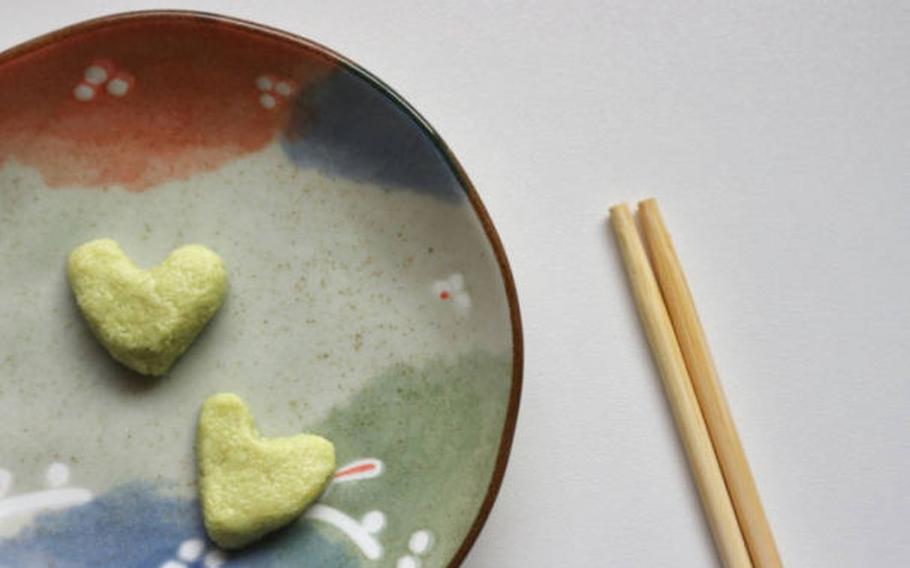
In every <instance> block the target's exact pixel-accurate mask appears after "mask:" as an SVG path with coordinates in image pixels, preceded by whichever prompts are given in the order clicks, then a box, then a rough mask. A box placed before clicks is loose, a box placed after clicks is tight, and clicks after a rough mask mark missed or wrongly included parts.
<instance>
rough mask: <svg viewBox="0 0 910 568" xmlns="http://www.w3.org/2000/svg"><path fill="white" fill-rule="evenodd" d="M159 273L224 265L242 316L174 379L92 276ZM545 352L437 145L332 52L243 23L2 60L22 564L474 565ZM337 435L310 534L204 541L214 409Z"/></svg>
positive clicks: (4, 501) (3, 396) (192, 26)
mask: <svg viewBox="0 0 910 568" xmlns="http://www.w3.org/2000/svg"><path fill="white" fill-rule="evenodd" d="M102 237H109V238H113V239H115V240H117V241H118V242H119V243H120V244H121V245H122V246H123V248H124V250H125V251H126V252H127V254H129V255H130V256H131V257H132V258H133V259H134V260H136V261H137V262H138V263H139V264H141V265H143V266H153V265H155V264H157V263H158V262H160V261H161V260H163V259H164V258H165V257H166V256H167V254H168V253H169V252H170V251H171V250H173V249H174V248H176V247H178V246H180V245H182V244H187V243H201V244H204V245H206V246H208V247H210V248H212V249H213V250H215V251H216V252H218V253H219V254H220V255H221V256H222V257H223V258H224V260H225V262H226V265H227V268H228V271H229V275H230V276H229V278H230V291H229V294H228V299H227V301H226V303H225V305H224V307H223V308H222V310H221V311H220V312H219V313H218V314H217V315H216V316H215V318H214V319H213V320H212V321H211V322H210V324H209V325H208V327H207V328H206V329H205V331H204V332H203V334H202V335H201V336H200V337H199V338H198V339H197V341H196V342H195V344H194V345H193V346H192V347H191V348H190V350H189V351H188V352H187V353H186V354H185V355H184V356H183V357H182V358H181V359H180V360H178V362H177V364H176V366H174V368H173V369H172V370H171V372H170V373H168V374H167V376H165V377H163V378H161V379H148V378H143V377H140V376H138V375H135V374H133V373H132V372H130V371H128V370H127V369H126V368H124V367H122V366H120V365H119V364H117V363H115V362H114V361H113V360H112V359H111V358H110V357H108V355H107V354H106V352H105V351H104V350H103V348H102V347H101V346H100V345H99V343H98V342H97V341H96V340H95V339H94V337H93V336H92V334H91V332H90V331H89V329H88V328H87V326H86V325H85V323H84V322H83V320H82V318H81V316H80V314H79V313H78V310H77V308H76V306H75V303H74V301H73V299H72V294H71V292H70V290H69V287H68V285H67V282H66V278H65V262H66V257H67V254H68V253H69V252H70V251H71V250H72V249H73V248H74V247H76V246H78V245H80V244H82V243H84V242H86V241H89V240H91V239H95V238H102ZM520 380H521V334H520V323H519V317H518V306H517V302H516V297H515V292H514V287H513V284H512V280H511V276H510V274H509V271H508V266H507V263H506V259H505V255H504V253H503V250H502V247H501V245H500V244H499V241H498V239H497V237H496V234H495V231H494V229H493V226H492V224H491V222H490V220H489V218H488V217H487V215H486V213H485V212H484V209H483V207H482V205H481V203H480V200H479V198H478V196H477V194H476V193H475V191H474V189H473V188H472V186H471V184H470V182H469V181H468V179H467V177H466V176H465V174H464V173H463V171H462V170H461V168H460V167H459V165H458V164H457V162H456V161H455V159H454V157H453V156H452V155H451V153H450V152H449V151H448V149H447V148H446V146H445V145H444V144H443V143H442V141H441V140H440V139H439V137H438V136H437V135H436V134H435V133H434V132H433V131H432V130H431V129H430V127H429V126H427V124H426V123H425V122H424V121H423V120H422V119H421V118H420V117H419V116H418V115H417V114H416V113H415V112H414V110H413V109H411V108H410V107H409V106H408V105H407V104H406V103H404V102H403V101H402V100H401V99H400V98H399V97H398V96H397V95H396V94H395V93H394V92H392V91H391V90H390V89H389V88H388V87H386V86H384V85H383V84H381V83H380V82H379V81H378V80H377V79H375V78H374V77H372V76H370V75H369V74H368V73H367V72H365V71H364V70H362V69H360V68H359V67H357V66H356V65H354V64H353V63H351V62H349V61H347V60H345V59H343V58H342V57H340V56H338V55H336V54H334V53H332V52H331V51H328V50H327V49H325V48H323V47H320V46H317V45H314V44H313V43H311V42H308V41H306V40H303V39H300V38H297V37H293V36H290V35H288V34H285V33H282V32H278V31H275V30H269V29H265V28H262V27H259V26H255V25H252V24H247V23H242V22H237V21H232V20H228V19H225V18H222V17H217V16H209V15H201V14H190V13H180V12H155V13H139V14H127V15H121V16H114V17H109V18H104V19H100V20H95V21H91V22H87V23H84V24H80V25H77V26H75V27H71V28H68V29H65V30H62V31H59V32H56V33H53V34H51V35H49V36H46V37H43V38H39V39H37V40H34V41H32V42H29V43H27V44H25V45H23V46H20V47H17V48H15V49H13V50H11V51H9V52H6V53H5V54H3V55H0V420H2V428H3V429H2V438H0V566H3V567H6V568H13V567H16V568H18V567H25V566H55V567H74V568H75V567H91V568H96V567H101V566H118V567H126V566H141V567H154V568H157V567H166V568H180V567H184V566H208V567H211V566H234V565H236V566H309V567H319V568H325V567H346V566H350V567H373V566H376V567H379V566H396V567H401V568H408V567H417V566H422V567H429V566H451V565H457V564H458V563H459V562H460V561H461V559H462V558H463V557H464V555H465V554H466V553H467V550H468V548H469V547H470V545H471V543H472V542H473V540H474V538H475V537H476V535H477V533H478V531H479V530H480V527H481V526H482V524H483V521H484V519H485V518H486V515H487V513H488V512H489V509H490V507H491V506H492V502H493V499H494V498H495V495H496V491H497V489H498V486H499V483H500V481H501V478H502V475H503V472H504V469H505V464H506V459H507V456H508V451H509V445H510V442H511V437H512V433H513V430H514V425H515V418H516V413H517V409H518V397H519V391H520ZM216 392H234V393H237V394H238V395H240V396H241V397H243V398H244V399H245V400H246V401H247V402H248V403H249V405H250V407H251V409H252V411H253V414H254V415H255V416H256V419H257V422H258V424H259V427H260V430H261V431H262V433H263V434H264V435H266V436H284V435H291V434H294V433H299V432H304V431H305V432H312V433H316V434H320V435H323V436H326V437H328V438H329V439H331V440H332V441H333V442H334V443H335V446H336V450H337V455H338V463H339V468H338V471H337V472H336V475H335V478H334V481H333V483H332V484H331V485H330V487H329V489H328V490H327V491H326V493H325V494H324V495H323V496H322V497H321V498H320V500H319V501H318V504H317V505H315V506H314V507H312V508H310V509H309V510H308V512H307V513H306V514H305V516H304V518H302V519H301V520H300V521H298V522H296V523H294V524H293V525H292V526H290V527H289V528H287V529H285V530H283V531H281V532H279V533H276V534H275V535H273V536H271V537H270V538H267V539H266V540H264V541H262V542H261V543H259V544H257V545H254V546H251V547H249V548H248V549H245V550H243V551H240V552H237V553H230V554H228V553H226V552H224V551H221V550H218V548H217V547H215V546H214V545H213V544H212V543H210V542H209V541H208V540H207V539H206V536H205V532H204V530H203V528H202V524H201V521H200V512H199V507H198V502H197V500H196V485H195V464H194V456H193V438H194V428H195V424H196V417H197V413H198V410H199V407H200V405H201V403H202V401H203V400H205V398H206V397H208V396H209V395H211V394H213V393H216Z"/></svg>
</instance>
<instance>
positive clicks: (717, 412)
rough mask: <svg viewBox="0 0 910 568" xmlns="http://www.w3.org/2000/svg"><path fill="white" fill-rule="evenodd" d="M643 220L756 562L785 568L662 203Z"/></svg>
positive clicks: (642, 210) (650, 203)
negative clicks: (663, 216)
mask: <svg viewBox="0 0 910 568" xmlns="http://www.w3.org/2000/svg"><path fill="white" fill-rule="evenodd" d="M638 219H639V221H640V222H641V229H642V233H643V234H644V241H645V244H646V245H647V247H648V252H649V253H650V255H651V262H652V264H653V267H654V271H655V272H656V273H657V280H658V282H659V285H660V289H661V292H662V293H663V298H664V302H665V305H666V306H667V310H668V311H669V313H670V319H671V321H672V322H673V327H674V330H675V333H676V338H677V341H678V342H679V347H680V350H681V351H682V354H683V358H684V359H685V362H686V368H687V369H688V371H689V378H690V380H691V381H692V386H693V388H694V390H695V394H696V396H697V397H698V403H699V406H700V407H701V411H702V415H703V416H704V419H705V424H706V425H707V426H708V432H709V434H710V436H711V441H712V442H713V444H714V452H715V454H716V455H717V461H718V462H719V463H720V467H721V471H722V472H723V475H724V480H725V482H726V485H727V490H728V492H729V494H730V500H731V501H732V502H733V508H734V510H735V511H736V516H737V519H738V520H739V524H740V528H741V530H742V533H743V537H744V538H745V541H746V546H747V547H748V548H749V553H750V556H751V558H752V562H753V563H754V564H755V566H756V568H779V567H780V566H781V560H780V555H779V554H778V552H777V546H776V545H775V544H774V536H773V535H772V534H771V527H770V525H769V524H768V520H767V518H766V517H765V511H764V509H763V508H762V504H761V500H760V499H759V496H758V490H757V489H756V487H755V480H754V479H753V478H752V472H751V470H750V469H749V462H748V461H747V460H746V454H745V452H744V451H743V447H742V444H741V443H740V441H739V436H738V435H737V433H736V426H735V425H734V423H733V417H732V416H731V414H730V410H729V408H728V407H727V402H726V399H725V397H724V393H723V390H722V389H721V386H720V381H719V380H718V377H717V371H716V369H715V367H714V362H713V360H712V358H711V352H710V350H709V349H708V341H707V339H706V337H705V331H704V329H703V328H702V325H701V321H700V320H699V318H698V312H697V311H696V309H695V302H694V301H693V299H692V294H691V292H690V291H689V286H688V283H687V282H686V276H685V274H684V273H683V270H682V266H681V265H680V263H679V259H678V258H677V256H676V251H675V250H674V248H673V243H672V241H671V240H670V235H669V233H668V232H667V229H666V226H665V225H664V222H663V219H662V217H661V214H660V209H659V208H658V207H657V201H656V200H654V199H647V200H645V201H642V202H641V203H639V205H638Z"/></svg>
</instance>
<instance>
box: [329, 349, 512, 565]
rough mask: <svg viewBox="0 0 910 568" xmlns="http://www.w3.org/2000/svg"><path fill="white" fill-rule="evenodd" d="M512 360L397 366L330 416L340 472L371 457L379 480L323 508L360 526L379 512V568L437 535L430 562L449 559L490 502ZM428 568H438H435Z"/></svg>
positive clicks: (332, 495) (344, 490)
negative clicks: (418, 537) (418, 538)
mask: <svg viewBox="0 0 910 568" xmlns="http://www.w3.org/2000/svg"><path fill="white" fill-rule="evenodd" d="M510 375H511V360H510V359H509V358H508V357H505V356H493V355H489V354H485V353H473V354H469V355H465V356H462V357H459V358H458V359H456V360H454V361H449V362H447V361H443V360H437V361H434V362H432V363H430V364H427V365H425V366H422V367H413V366H406V365H399V366H395V367H393V368H391V369H389V370H388V371H386V372H384V373H383V374H381V375H379V376H377V377H374V378H373V379H372V380H371V381H370V383H369V385H368V386H367V387H366V388H365V389H364V390H362V391H361V392H359V393H358V394H357V395H355V396H354V398H353V400H351V402H350V403H349V404H347V405H342V406H340V407H338V408H336V409H335V410H333V411H332V413H331V414H330V415H329V416H328V418H327V419H326V420H325V422H324V423H322V424H321V425H320V426H319V427H318V429H319V431H323V432H327V433H329V435H330V436H331V437H332V440H333V442H334V443H335V447H336V449H337V452H338V460H339V464H344V463H347V462H349V461H351V460H355V459H358V458H362V457H366V456H370V457H375V458H377V459H379V460H382V461H383V463H384V464H385V470H384V472H383V474H382V475H381V476H379V477H378V478H375V479H370V480H367V481H363V482H361V483H356V484H344V485H340V486H338V487H337V488H333V489H332V490H331V491H330V492H329V493H328V494H327V495H326V496H325V497H323V499H322V500H321V501H322V502H324V503H326V504H328V505H331V506H333V507H337V508H338V509H341V510H344V511H346V512H347V513H349V514H352V515H353V516H354V517H358V516H360V515H364V514H366V513H368V512H369V511H374V510H378V511H382V512H384V513H385V515H386V517H387V519H388V522H387V525H386V527H385V529H384V530H383V533H382V542H383V546H384V548H385V554H384V556H383V560H382V564H381V565H383V566H395V565H396V562H397V560H398V559H399V558H400V557H401V556H403V555H406V554H409V541H410V540H411V539H412V537H414V536H415V534H418V533H428V534H430V535H432V538H433V541H432V547H431V548H429V549H428V550H427V552H426V556H425V559H429V558H430V557H431V556H432V557H434V558H449V557H451V555H452V554H453V553H454V552H455V550H457V548H458V547H459V546H460V544H461V542H462V540H463V539H464V536H465V534H466V533H467V531H468V530H469V528H470V526H471V524H472V523H473V521H474V518H475V516H476V515H477V512H478V510H479V508H480V505H481V502H482V501H483V499H484V497H485V496H486V493H487V489H488V485H489V482H490V477H491V475H492V473H493V469H494V466H495V462H496V455H497V453H498V450H499V443H500V436H501V433H502V429H503V423H504V420H505V410H506V408H507V406H508V405H507V403H506V401H507V400H508V396H509V387H510V381H507V380H503V379H504V377H508V376H510ZM430 565H435V564H433V563H432V562H431V563H430Z"/></svg>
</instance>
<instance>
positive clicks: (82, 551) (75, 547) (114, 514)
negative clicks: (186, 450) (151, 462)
mask: <svg viewBox="0 0 910 568" xmlns="http://www.w3.org/2000/svg"><path fill="white" fill-rule="evenodd" d="M189 539H199V540H201V541H203V542H205V543H206V544H205V547H206V549H205V550H204V551H203V552H202V553H200V554H199V555H198V557H197V558H195V559H192V560H189V561H187V560H186V559H179V558H178V550H179V548H180V545H181V543H184V542H185V541H187V540H189ZM213 550H215V549H214V546H213V545H212V544H211V543H210V542H209V541H208V540H207V539H206V537H205V530H204V528H203V525H202V520H201V518H200V516H199V507H198V504H197V503H196V502H195V501H193V500H189V499H178V498H175V497H172V496H169V495H167V494H165V493H163V492H162V491H160V490H159V489H157V488H155V487H154V486H152V485H150V484H142V483H135V484H129V485H126V486H124V487H121V488H119V489H116V490H114V491H111V492H109V493H107V494H105V495H102V496H99V497H97V498H96V499H94V500H93V501H92V502H90V503H88V504H86V505H82V506H79V507H73V508H70V509H67V510H65V511H60V512H51V513H44V514H42V515H39V516H38V517H37V518H36V519H35V521H34V522H33V523H32V524H31V525H30V526H28V527H26V528H25V529H23V530H22V531H20V532H19V533H18V534H17V535H16V536H14V537H12V538H7V539H0V567H3V568H14V567H17V568H18V567H26V566H54V567H55V568H104V567H112V568H113V567H117V568H131V567H136V568H159V567H160V566H162V565H163V564H165V563H166V562H168V561H178V560H180V561H181V562H183V563H184V565H186V566H190V567H202V566H204V561H203V559H204V558H205V554H206V553H209V552H211V551H213ZM223 566H225V567H233V566H251V567H256V566H300V567H306V568H321V567H326V566H332V567H338V568H356V567H359V566H361V561H360V558H359V556H358V555H357V553H356V551H354V550H353V549H352V547H351V546H350V545H349V544H348V543H347V542H346V541H344V540H341V539H335V540H333V539H331V538H330V537H328V536H326V534H323V532H322V531H321V530H319V529H317V528H316V527H315V526H314V525H312V524H310V523H306V522H299V523H295V524H293V525H291V526H290V527H288V528H287V529H284V530H282V531H279V532H278V533H275V534H274V535H271V536H270V537H268V538H266V539H265V540H263V541H262V542H260V543H258V544H255V545H253V546H251V547H249V548H247V549H244V550H243V551H240V552H237V553H235V554H232V555H230V556H228V558H227V561H226V562H225V563H224V564H223Z"/></svg>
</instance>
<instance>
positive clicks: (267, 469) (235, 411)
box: [196, 393, 335, 548]
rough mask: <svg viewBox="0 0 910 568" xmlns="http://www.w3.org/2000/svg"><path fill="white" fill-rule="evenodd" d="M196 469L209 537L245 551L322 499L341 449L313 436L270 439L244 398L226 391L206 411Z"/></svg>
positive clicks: (204, 407)
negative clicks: (261, 431)
mask: <svg viewBox="0 0 910 568" xmlns="http://www.w3.org/2000/svg"><path fill="white" fill-rule="evenodd" d="M196 464H197V467H198V470H199V493H200V500H201V502H202V513H203V518H204V520H205V528H206V531H207V532H208V534H209V536H210V537H211V539H212V540H213V541H215V542H216V543H217V544H218V545H219V546H221V547H222V548H239V547H241V546H244V545H246V544H249V543H250V542H253V541H255V540H257V539H259V538H261V537H262V536H263V535H265V534H266V533H269V532H271V531H273V530H275V529H278V528H280V527H282V526H284V525H286V524H288V523H290V522H291V521H293V520H294V519H296V518H297V517H299V516H300V514H301V513H302V512H303V511H304V510H305V509H306V507H307V506H308V505H309V504H310V503H312V502H313V501H314V500H315V499H316V498H317V497H319V494H320V493H322V491H323V489H325V487H326V485H328V483H329V481H330V480H331V478H332V474H333V472H334V471H335V447H334V446H333V445H332V443H331V442H329V441H328V440H326V439H325V438H321V437H319V436H314V435H310V434H298V435H296V436H290V437H287V438H273V439H263V438H261V437H260V436H259V433H258V432H257V430H256V426H255V424H254V422H253V416H252V415H251V414H250V411H249V409H248V408H247V406H246V404H244V402H243V401H242V400H241V399H240V397H238V396H237V395H234V394H228V393H222V394H216V395H214V396H212V397H210V398H209V399H208V400H206V401H205V403H204V404H203V405H202V412H201V413H200V414H199V425H198V428H197V430H196Z"/></svg>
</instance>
